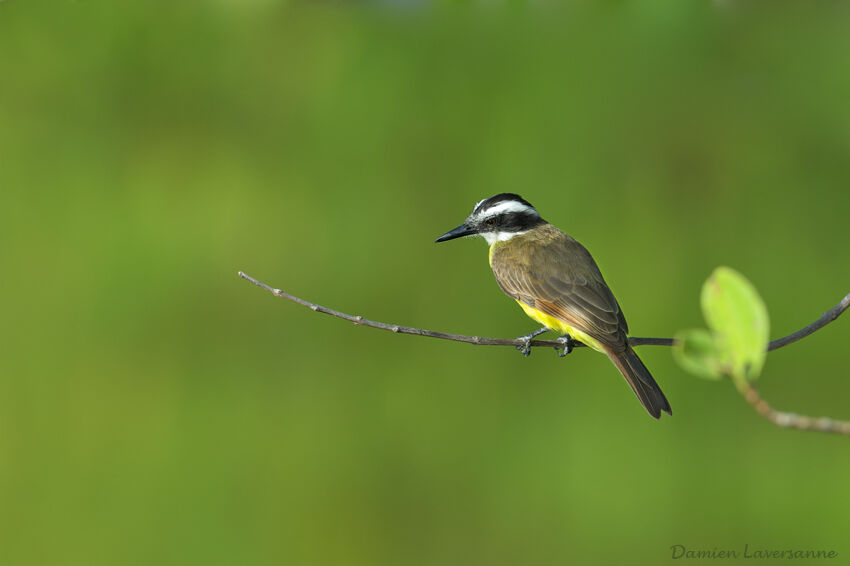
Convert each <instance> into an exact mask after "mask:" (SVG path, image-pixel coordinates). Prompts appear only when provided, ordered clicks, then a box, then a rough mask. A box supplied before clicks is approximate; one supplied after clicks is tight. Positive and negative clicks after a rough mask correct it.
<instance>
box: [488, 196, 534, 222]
mask: <svg viewBox="0 0 850 566" xmlns="http://www.w3.org/2000/svg"><path fill="white" fill-rule="evenodd" d="M505 212H529V213H532V214H537V211H536V210H534V208H533V207H531V206H528V205H526V204H522V203H521V202H517V201H515V200H506V201H504V202H500V203H499V204H497V205H495V206H493V207H492V208H488V209H487V210H485V211H484V212H483V213H482V214H481V216H482V217H484V218H487V217H489V216H496V215H497V214H502V213H505Z"/></svg>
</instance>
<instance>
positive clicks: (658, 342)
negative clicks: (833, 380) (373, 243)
mask: <svg viewBox="0 0 850 566" xmlns="http://www.w3.org/2000/svg"><path fill="white" fill-rule="evenodd" d="M239 277H241V278H243V279H247V280H248V281H250V282H251V283H253V284H254V285H257V286H258V287H262V288H263V289H265V290H266V291H268V292H270V293H272V294H273V295H274V296H276V297H281V298H284V299H287V300H290V301H292V302H293V303H298V304H299V305H302V306H305V307H307V308H309V309H310V310H313V311H315V312H321V313H324V314H329V315H331V316H335V317H337V318H341V319H343V320H347V321H349V322H353V323H354V324H358V325H360V326H371V327H372V328H380V329H381V330H389V331H390V332H395V333H397V334H414V335H416V336H427V337H429V338H441V339H443V340H453V341H455V342H466V343H468V344H477V345H479V346H523V345H524V342H523V341H522V340H517V339H513V340H511V339H506V338H485V337H482V336H466V335H463V334H450V333H448V332H436V331H434V330H424V329H421V328H413V327H410V326H401V325H398V324H387V323H386V322H377V321H374V320H369V319H367V318H363V317H362V316H359V315H357V316H355V315H350V314H346V313H344V312H340V311H338V310H334V309H329V308H327V307H323V306H322V305H318V304H316V303H311V302H309V301H305V300H304V299H302V298H300V297H296V296H295V295H290V294H289V293H286V292H284V291H281V290H280V289H275V288H273V287H270V286H269V285H266V284H265V283H263V282H262V281H258V280H256V279H254V278H253V277H251V276H250V275H247V274H245V273H243V272H241V271H240V272H239ZM848 308H850V293H848V294H847V295H845V296H844V298H843V299H841V301H839V303H838V304H837V305H835V306H834V307H832V308H831V309H829V310H828V311H826V312H825V313H823V314H822V315H821V316H820V318H818V319H817V320H816V321H814V322H813V323H811V324H810V325H808V326H806V327H805V328H801V329H800V330H798V331H797V332H793V333H791V334H789V335H788V336H784V337H782V338H777V339H776V340H773V341H772V342H770V343H769V344H768V346H767V349H768V351H771V350H776V349H778V348H783V347H785V346H787V345H788V344H793V343H794V342H796V341H798V340H802V339H803V338H805V337H806V336H808V335H809V334H811V333H813V332H816V331H818V330H820V329H821V328H823V327H824V326H826V325H827V324H829V323H830V322H832V321H834V320H835V319H836V318H838V317H839V316H840V315H841V313H843V312H844V311H846V310H847V309H848ZM629 344H631V345H632V346H650V345H652V346H672V345H673V339H672V338H629ZM530 345H531V346H532V347H535V348H540V347H550V348H560V347H562V344H561V343H560V342H558V341H556V340H532V341H531V343H530ZM575 346H576V347H581V346H585V345H584V344H582V343H581V342H576V343H575ZM738 391H739V393H741V395H743V397H744V399H746V400H747V402H748V403H749V404H750V405H752V407H753V408H754V409H755V410H756V412H757V413H758V414H759V415H761V416H762V417H764V418H766V419H767V420H769V421H770V422H772V423H774V424H775V425H777V426H781V427H786V428H796V429H800V430H813V431H817V432H831V433H836V434H845V435H848V436H850V421H840V420H836V419H831V418H829V417H820V418H815V417H807V416H805V415H798V414H795V413H786V412H782V411H777V410H776V409H774V408H773V407H771V406H770V405H769V404H768V403H767V401H765V400H764V399H762V398H761V396H759V394H758V391H756V389H755V387H753V386H752V384H750V383H746V384H744V385H743V386H742V387H741V388H740V389H738Z"/></svg>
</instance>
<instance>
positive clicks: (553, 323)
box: [488, 242, 605, 354]
mask: <svg viewBox="0 0 850 566" xmlns="http://www.w3.org/2000/svg"><path fill="white" fill-rule="evenodd" d="M504 244H505V242H494V243H493V245H491V246H490V253H489V255H488V259H489V261H490V266H491V267H492V265H493V252H495V251H496V249H497V248H498V247H500V246H503V245H504ZM517 304H519V306H521V307H522V310H524V311H525V314H527V315H528V316H530V317H531V318H533V319H534V320H536V321H537V322H539V323H540V324H542V325H543V326H545V327H546V328H549V329H552V330H554V331H555V332H560V333H561V334H569V335H570V336H572V337H573V338H575V339H576V340H578V341H579V342H581V343H582V344H584V345H585V346H589V347H591V348H593V349H594V350H596V351H597V352H602V353H603V354H604V353H605V349H604V348H603V347H602V344H600V343H599V342H598V341H596V340H595V339H593V338H591V337H590V336H588V335H587V334H585V333H584V332H582V331H581V330H579V329H577V328H573V327H572V326H570V325H569V324H567V323H565V322H563V321H561V320H558V319H557V318H555V317H553V316H549V315H548V314H546V313H545V312H542V311H539V310H537V309H536V308H534V307H530V306H528V305H526V304H525V303H523V302H520V301H517Z"/></svg>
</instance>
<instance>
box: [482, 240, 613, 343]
mask: <svg viewBox="0 0 850 566" xmlns="http://www.w3.org/2000/svg"><path fill="white" fill-rule="evenodd" d="M534 232H538V233H536V234H535V233H534ZM534 232H529V233H528V234H523V235H520V236H515V237H514V238H512V239H511V241H510V243H509V244H505V245H502V246H500V247H499V248H497V249H496V250H495V251H494V253H493V261H492V267H493V274H494V275H495V276H496V281H498V283H499V286H500V287H501V288H502V290H503V291H504V292H505V293H506V294H507V295H508V296H510V297H513V298H514V299H517V300H518V301H521V302H522V303H524V304H526V305H528V306H531V307H534V308H536V309H538V310H540V311H542V312H544V313H546V314H548V315H549V316H552V317H555V318H557V319H559V320H562V321H564V322H565V323H566V324H568V325H570V326H572V327H574V328H577V329H579V330H581V331H582V332H585V333H586V334H588V335H589V336H592V337H593V338H595V339H597V340H598V341H599V342H600V343H602V344H603V345H605V346H607V347H609V348H612V349H613V350H615V351H619V350H621V349H623V348H624V347H625V345H626V334H627V333H628V325H627V324H626V319H625V317H624V316H623V313H622V311H621V310H620V305H619V304H618V303H617V299H615V298H614V295H613V293H611V290H610V289H609V288H608V285H606V284H605V280H604V279H603V278H602V273H600V272H599V268H598V267H597V266H596V262H595V261H593V258H592V257H591V256H590V253H589V252H588V251H587V250H586V249H585V248H584V246H582V245H581V244H579V243H578V242H577V241H576V240H574V239H573V238H571V237H570V236H568V235H566V234H564V233H563V232H561V231H560V230H558V229H557V228H554V227H551V228H550V227H546V228H545V229H541V230H536V231H534ZM514 240H517V241H514Z"/></svg>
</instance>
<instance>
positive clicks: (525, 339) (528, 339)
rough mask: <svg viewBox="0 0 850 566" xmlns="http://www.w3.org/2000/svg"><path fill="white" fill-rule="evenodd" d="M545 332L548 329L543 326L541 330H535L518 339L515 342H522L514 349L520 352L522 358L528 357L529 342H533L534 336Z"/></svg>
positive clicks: (529, 351) (529, 352) (529, 350)
mask: <svg viewBox="0 0 850 566" xmlns="http://www.w3.org/2000/svg"><path fill="white" fill-rule="evenodd" d="M547 330H549V329H548V328H546V327H545V326H544V327H543V328H540V329H538V330H535V331H534V332H532V333H531V334H526V335H525V336H520V337H518V338H517V340H522V344H521V345H520V346H516V349H517V350H519V351H520V352H522V355H523V356H525V357H528V356H529V355H530V354H531V341H532V340H534V338H535V337H536V336H540V335H541V334H543V333H544V332H546V331H547Z"/></svg>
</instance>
